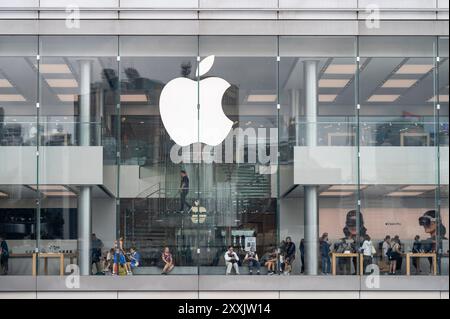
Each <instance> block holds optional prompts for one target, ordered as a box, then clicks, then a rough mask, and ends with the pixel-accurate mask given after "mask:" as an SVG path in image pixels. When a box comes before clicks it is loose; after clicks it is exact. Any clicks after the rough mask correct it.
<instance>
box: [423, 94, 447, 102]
mask: <svg viewBox="0 0 450 319" xmlns="http://www.w3.org/2000/svg"><path fill="white" fill-rule="evenodd" d="M437 101H438V100H437V97H436V96H433V97H432V98H431V99H429V100H428V102H437ZM439 102H441V103H448V94H439Z"/></svg>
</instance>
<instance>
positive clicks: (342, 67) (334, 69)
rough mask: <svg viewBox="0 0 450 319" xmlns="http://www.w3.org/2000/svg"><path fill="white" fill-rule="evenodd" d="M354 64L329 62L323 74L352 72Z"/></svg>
mask: <svg viewBox="0 0 450 319" xmlns="http://www.w3.org/2000/svg"><path fill="white" fill-rule="evenodd" d="M355 71H356V65H355V64H330V65H329V66H328V67H327V69H326V70H325V72H324V73H325V74H354V73H355Z"/></svg>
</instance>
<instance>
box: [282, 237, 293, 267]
mask: <svg viewBox="0 0 450 319" xmlns="http://www.w3.org/2000/svg"><path fill="white" fill-rule="evenodd" d="M295 250H296V248H295V244H294V243H293V242H292V239H291V237H286V256H285V266H284V274H285V275H289V274H290V273H291V272H292V264H293V263H294V260H295Z"/></svg>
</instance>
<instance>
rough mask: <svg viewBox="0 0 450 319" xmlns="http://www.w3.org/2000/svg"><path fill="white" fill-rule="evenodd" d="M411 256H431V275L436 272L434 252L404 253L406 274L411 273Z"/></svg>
mask: <svg viewBox="0 0 450 319" xmlns="http://www.w3.org/2000/svg"><path fill="white" fill-rule="evenodd" d="M411 258H432V260H433V275H436V274H437V257H436V253H406V275H407V276H410V275H411Z"/></svg>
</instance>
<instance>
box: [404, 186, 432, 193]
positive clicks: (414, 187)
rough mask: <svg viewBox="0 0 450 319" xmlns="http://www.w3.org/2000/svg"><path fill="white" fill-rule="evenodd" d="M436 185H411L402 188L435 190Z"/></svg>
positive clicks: (405, 189) (425, 190)
mask: <svg viewBox="0 0 450 319" xmlns="http://www.w3.org/2000/svg"><path fill="white" fill-rule="evenodd" d="M435 189H436V186H433V185H409V186H405V187H403V188H402V191H422V192H428V191H432V190H435Z"/></svg>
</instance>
